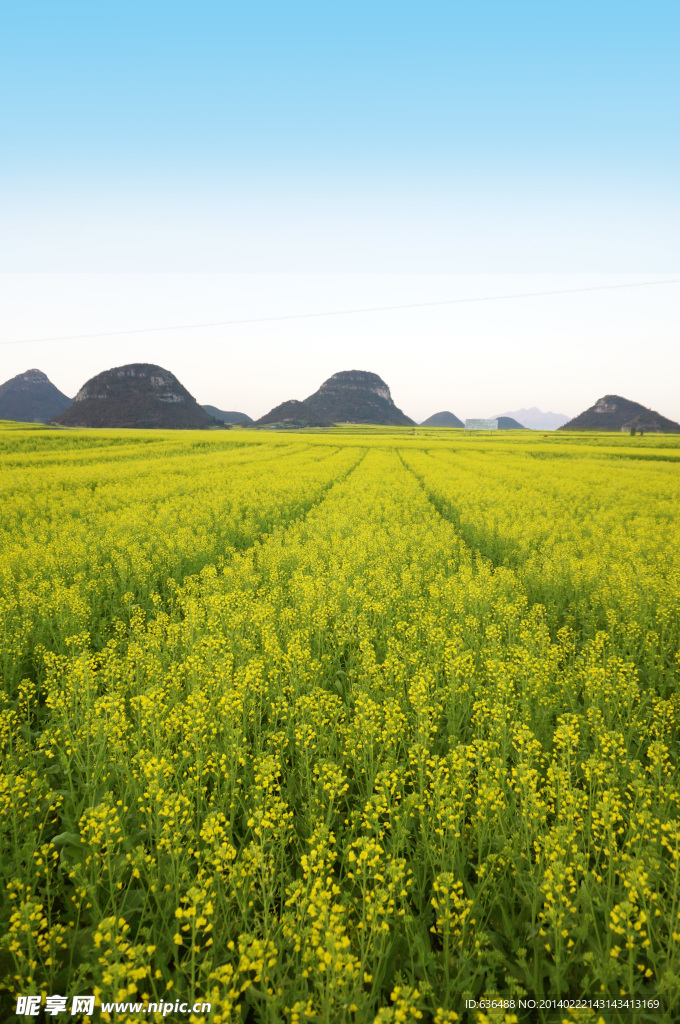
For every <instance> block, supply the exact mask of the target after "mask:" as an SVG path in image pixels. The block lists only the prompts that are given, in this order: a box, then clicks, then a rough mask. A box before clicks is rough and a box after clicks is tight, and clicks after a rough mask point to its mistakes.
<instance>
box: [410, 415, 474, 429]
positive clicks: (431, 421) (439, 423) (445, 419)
mask: <svg viewBox="0 0 680 1024" xmlns="http://www.w3.org/2000/svg"><path fill="white" fill-rule="evenodd" d="M420 425H421V427H464V426H465V424H464V423H463V421H462V420H459V419H458V417H457V416H455V415H454V414H453V413H452V412H448V411H446V412H435V413H434V414H433V415H432V416H429V417H428V418H427V419H426V420H423V422H422V423H421V424H420Z"/></svg>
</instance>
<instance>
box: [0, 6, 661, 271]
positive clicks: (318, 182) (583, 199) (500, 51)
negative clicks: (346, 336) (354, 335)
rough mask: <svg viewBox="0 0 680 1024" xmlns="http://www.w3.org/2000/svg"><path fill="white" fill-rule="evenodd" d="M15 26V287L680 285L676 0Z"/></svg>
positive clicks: (29, 17)
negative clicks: (88, 277)
mask: <svg viewBox="0 0 680 1024" xmlns="http://www.w3.org/2000/svg"><path fill="white" fill-rule="evenodd" d="M0 19H1V20H0V95H2V97H3V101H2V105H3V106H2V121H1V124H0V137H1V138H2V152H3V156H2V160H1V161H0V184H1V186H2V188H1V190H0V191H1V193H2V196H3V198H2V206H3V208H4V209H3V221H4V223H5V228H6V233H5V238H6V241H5V245H4V246H3V250H4V251H3V254H2V264H1V266H2V269H3V270H9V271H11V270H42V271H49V270H55V271H56V270H79V271H85V270H93V269H94V270H115V271H117V270H142V271H145V270H158V271H163V270H167V271H170V270H175V271H213V270H215V271H242V270H252V271H259V270H269V271H286V270H295V271H302V272H307V271H317V270H319V269H322V270H323V269H328V270H337V271H348V272H352V271H371V270H388V271H395V270H398V271H415V272H421V271H423V272H438V271H459V272H461V271H468V270H472V271H497V272H505V271H510V270H524V271H527V272H536V271H545V270H548V271H557V272H560V271H570V272H590V271H592V272H623V273H625V272H637V271H641V272H645V271H648V272H652V271H655V272H659V273H668V272H673V271H674V270H675V269H677V267H678V263H679V260H678V256H679V255H680V243H679V241H678V240H679V239H680V189H679V188H678V185H679V184H680V182H679V181H678V169H679V160H678V157H679V156H680V132H679V131H678V101H679V99H680V88H679V82H680V73H679V70H678V64H679V62H678V50H679V46H680V4H679V3H678V2H677V0H668V2H659V0H641V2H636V3H630V2H628V3H627V2H625V0H618V2H608V0H602V2H600V0H588V2H585V3H584V2H579V0H569V2H553V0H551V2H549V3H546V2H545V0H543V2H541V3H525V2H521V0H519V2H506V0H504V2H495V3H489V2H484V0H475V2H472V0H470V2H465V3H463V2H457V0H448V2H446V3H432V2H427V0H418V2H415V0H413V2H411V3H403V2H401V3H400V2H391V3H383V2H372V0H362V2H361V3H356V2H351V0H350V2H345V0H343V2H342V3H340V2H338V3H320V2H318V0H316V2H314V3H298V2H285V0H279V2H277V3H258V2H242V3H233V2H229V0H222V2H219V3H216V2H205V0H185V2H181V3H178V2H173V0H164V2H157V0H141V2H140V0H134V2H130V0H115V2H113V0H109V2H92V0H88V2H73V0H59V2H58V3H55V2H54V0H22V2H21V3H6V4H4V5H2V13H1V15H0Z"/></svg>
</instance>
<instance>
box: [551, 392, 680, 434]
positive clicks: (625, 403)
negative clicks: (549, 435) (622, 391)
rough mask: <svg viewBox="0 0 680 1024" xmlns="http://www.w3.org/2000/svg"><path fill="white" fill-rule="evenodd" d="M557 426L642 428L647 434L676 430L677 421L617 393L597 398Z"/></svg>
mask: <svg viewBox="0 0 680 1024" xmlns="http://www.w3.org/2000/svg"><path fill="white" fill-rule="evenodd" d="M558 429H559V430H616V431H622V430H623V431H626V430H644V431H647V432H648V433H650V434H659V433H661V434H680V423H675V422H674V420H669V419H666V417H665V416H662V415H661V414H660V413H658V412H654V410H653V409H646V408H645V406H644V405H640V403H639V402H632V401H631V400H630V399H629V398H621V396H620V395H605V396H604V397H603V398H598V400H597V402H595V404H594V405H591V407H590V408H589V409H586V410H585V412H582V413H579V415H578V416H575V417H574V418H573V420H569V422H568V423H565V424H564V426H562V427H559V428H558Z"/></svg>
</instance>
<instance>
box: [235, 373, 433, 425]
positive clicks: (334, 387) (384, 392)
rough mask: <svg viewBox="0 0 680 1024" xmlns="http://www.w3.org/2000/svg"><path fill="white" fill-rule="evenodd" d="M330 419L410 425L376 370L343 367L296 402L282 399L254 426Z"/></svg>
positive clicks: (327, 421) (319, 422)
mask: <svg viewBox="0 0 680 1024" xmlns="http://www.w3.org/2000/svg"><path fill="white" fill-rule="evenodd" d="M333 423H377V424H383V425H387V426H413V425H414V424H413V420H412V419H409V417H408V416H406V415H405V414H404V413H403V412H402V411H401V409H398V408H397V406H396V405H395V404H394V402H393V401H392V396H391V394H390V389H389V388H388V386H387V384H386V383H385V381H384V380H382V379H381V378H380V377H379V376H378V375H377V373H369V372H368V371H366V370H343V371H341V372H340V373H334V374H333V376H332V377H329V378H328V380H326V381H324V382H323V384H322V385H321V387H320V388H319V390H318V391H315V392H314V394H313V395H310V396H309V398H305V399H304V401H302V402H299V401H296V400H294V399H293V400H291V401H288V402H282V403H281V405H277V406H276V408H274V409H272V410H271V412H268V413H267V414H266V416H262V417H261V419H259V420H257V421H256V424H255V425H256V426H258V427H266V426H268V427H274V426H280V427H328V426H331V425H332V424H333Z"/></svg>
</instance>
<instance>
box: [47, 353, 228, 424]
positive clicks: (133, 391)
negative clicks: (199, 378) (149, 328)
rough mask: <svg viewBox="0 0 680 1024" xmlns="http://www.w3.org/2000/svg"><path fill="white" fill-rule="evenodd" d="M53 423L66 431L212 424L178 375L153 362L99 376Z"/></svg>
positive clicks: (88, 382)
mask: <svg viewBox="0 0 680 1024" xmlns="http://www.w3.org/2000/svg"><path fill="white" fill-rule="evenodd" d="M56 422H57V423H61V424H63V425H64V426H68V427H137V428H140V429H142V428H149V427H155V428H160V429H165V430H192V429H197V428H199V429H200V428H202V427H210V426H214V425H215V421H214V420H213V418H212V417H211V416H210V415H209V414H208V413H207V412H206V411H205V409H202V408H201V406H200V405H199V404H198V402H197V401H196V399H195V398H194V397H193V395H190V394H189V392H188V391H187V389H186V388H185V387H184V386H183V385H182V384H180V382H179V381H178V380H177V377H175V375H174V374H173V373H170V371H169V370H164V369H163V367H162V366H155V365H154V364H153V363H129V364H127V365H126V366H116V367H114V368H113V369H112V370H105V371H104V372H103V373H98V374H97V375H96V377H92V378H90V380H88V381H87V383H86V384H84V385H83V386H82V388H81V389H80V391H79V392H78V394H77V395H76V397H75V399H74V401H73V405H72V406H70V408H69V409H67V410H66V411H65V412H64V413H62V414H61V416H57V417H56Z"/></svg>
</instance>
